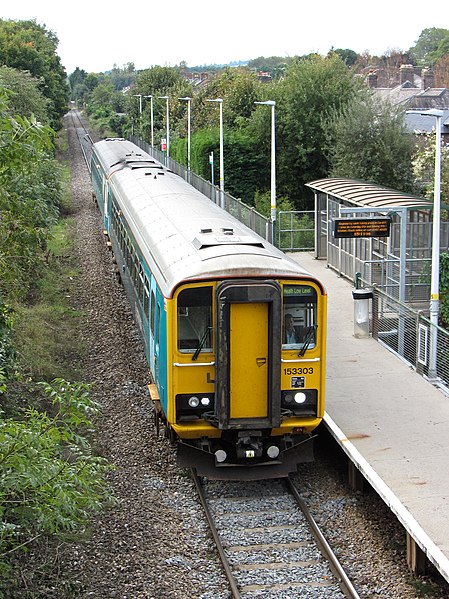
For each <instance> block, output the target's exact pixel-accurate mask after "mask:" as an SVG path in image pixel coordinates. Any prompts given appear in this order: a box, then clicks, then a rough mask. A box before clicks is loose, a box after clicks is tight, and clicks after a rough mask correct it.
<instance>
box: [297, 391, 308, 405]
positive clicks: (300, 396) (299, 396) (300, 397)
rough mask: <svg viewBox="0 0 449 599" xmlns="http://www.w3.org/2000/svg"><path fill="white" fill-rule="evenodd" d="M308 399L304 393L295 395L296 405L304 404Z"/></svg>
mask: <svg viewBox="0 0 449 599" xmlns="http://www.w3.org/2000/svg"><path fill="white" fill-rule="evenodd" d="M306 399H307V395H306V394H305V393H304V392H303V391H298V393H295V403H299V404H301V403H304V402H305V401H306Z"/></svg>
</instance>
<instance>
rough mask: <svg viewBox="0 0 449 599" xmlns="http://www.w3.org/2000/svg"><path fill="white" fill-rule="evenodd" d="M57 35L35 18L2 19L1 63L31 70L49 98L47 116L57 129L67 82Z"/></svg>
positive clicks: (65, 101)
mask: <svg viewBox="0 0 449 599" xmlns="http://www.w3.org/2000/svg"><path fill="white" fill-rule="evenodd" d="M57 46H58V38H57V37H56V35H55V34H54V33H53V32H51V31H48V30H47V29H46V28H45V27H44V26H42V25H38V24H37V23H36V21H34V20H32V21H8V20H1V19H0V64H3V65H6V66H8V67H12V68H15V69H18V70H21V71H28V72H29V73H30V74H31V76H32V77H34V78H35V79H37V80H39V81H41V91H42V93H43V95H44V96H45V97H46V98H47V99H48V101H49V108H48V117H49V121H50V123H51V124H52V126H53V128H54V129H58V128H59V126H60V119H61V117H62V116H63V115H64V114H65V112H66V110H67V102H68V85H67V80H66V73H65V69H64V67H63V66H62V65H61V61H60V58H59V56H58V55H57V54H56V49H57Z"/></svg>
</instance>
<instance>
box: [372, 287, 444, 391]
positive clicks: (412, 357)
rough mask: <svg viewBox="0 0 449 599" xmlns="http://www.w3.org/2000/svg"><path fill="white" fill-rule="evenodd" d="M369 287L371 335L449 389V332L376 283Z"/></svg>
mask: <svg viewBox="0 0 449 599" xmlns="http://www.w3.org/2000/svg"><path fill="white" fill-rule="evenodd" d="M372 291H373V300H372V309H371V334H372V336H373V338H374V339H376V340H377V341H379V343H381V344H383V345H385V346H386V347H388V349H390V350H391V351H392V352H393V353H395V354H396V355H397V356H399V357H400V358H402V359H403V360H404V361H406V362H407V363H408V364H409V365H410V366H412V367H413V368H414V369H415V370H416V372H417V373H418V374H421V375H422V376H425V377H426V378H428V379H429V380H430V381H431V382H432V383H434V384H437V385H438V386H440V387H442V388H443V389H444V390H445V391H446V392H448V393H449V332H448V331H447V330H446V329H443V328H442V327H440V326H435V325H433V324H432V323H431V322H430V320H429V318H427V316H425V315H424V313H423V311H422V310H414V309H413V308H411V307H410V306H408V305H406V304H405V303H403V302H400V301H399V300H398V299H395V298H394V297H392V296H390V295H389V294H387V293H385V292H384V291H382V290H380V289H379V288H378V287H377V286H376V285H374V286H373V287H372Z"/></svg>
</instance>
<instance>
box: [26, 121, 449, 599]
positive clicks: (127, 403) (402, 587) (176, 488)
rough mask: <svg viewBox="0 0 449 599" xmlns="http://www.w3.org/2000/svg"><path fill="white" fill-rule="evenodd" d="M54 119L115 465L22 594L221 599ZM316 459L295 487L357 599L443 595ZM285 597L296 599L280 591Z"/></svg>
mask: <svg viewBox="0 0 449 599" xmlns="http://www.w3.org/2000/svg"><path fill="white" fill-rule="evenodd" d="M65 124H66V127H67V129H68V138H69V152H70V161H71V168H72V177H73V181H72V189H73V194H74V204H75V218H76V227H77V238H78V241H77V250H76V251H77V259H78V262H79V267H80V270H81V274H80V276H79V277H78V285H77V288H76V292H75V297H74V298H73V302H74V307H75V308H77V309H80V310H82V311H83V313H84V315H85V316H84V318H83V323H82V335H83V342H84V344H85V346H86V348H87V355H86V363H85V372H86V379H87V380H88V381H89V382H91V383H92V385H93V391H92V393H93V394H94V397H95V399H96V400H98V401H99V402H100V404H101V405H102V414H101V418H100V419H99V421H98V426H97V433H96V440H95V442H96V447H97V449H98V450H99V451H100V453H101V454H102V455H104V456H105V457H107V458H108V459H109V460H110V461H111V462H112V463H113V464H114V465H115V470H114V471H113V472H112V473H111V475H110V482H111V485H112V488H113V492H114V495H115V496H116V498H117V503H116V505H114V506H113V507H111V508H110V509H108V510H107V511H105V512H104V513H103V514H101V515H100V516H98V517H95V518H94V520H93V522H92V526H91V528H90V529H89V530H87V531H86V533H85V535H84V536H83V538H82V539H78V540H76V541H75V542H72V543H66V544H61V545H60V546H59V547H58V548H57V551H55V552H54V556H53V557H52V561H51V562H50V566H49V567H47V568H46V570H45V571H44V570H43V567H42V564H41V565H40V566H39V563H38V561H39V560H38V556H36V555H33V552H31V553H30V555H29V558H28V559H29V563H30V564H34V567H37V566H39V568H40V569H41V574H40V576H36V577H34V582H33V587H34V594H33V595H27V596H32V597H33V598H36V597H39V598H43V597H45V598H46V599H47V598H56V599H67V598H69V597H70V598H73V597H80V598H82V599H87V598H95V599H112V598H119V599H150V598H161V599H162V598H163V599H165V598H171V597H172V598H180V599H197V598H201V599H224V598H227V597H229V592H228V591H227V584H226V581H225V579H224V575H223V574H222V571H221V566H220V565H219V562H218V558H217V555H216V552H215V550H214V547H213V544H212V541H211V540H210V538H209V536H208V533H207V525H206V522H205V519H204V517H203V513H202V508H201V506H200V504H199V501H198V500H197V496H196V491H195V489H194V486H193V483H192V482H191V480H190V478H189V476H188V474H187V473H186V472H185V471H182V470H180V469H178V468H177V466H176V461H175V455H174V449H173V448H172V447H171V446H170V445H169V443H168V442H167V441H166V440H165V439H163V438H162V437H160V438H157V437H156V435H155V432H154V431H153V427H152V421H151V418H150V400H149V396H148V391H147V388H146V385H147V383H148V377H147V369H146V363H145V356H144V353H143V348H142V343H141V341H140V339H139V336H138V332H137V328H136V326H135V325H134V323H133V320H132V317H131V314H130V311H129V309H128V306H127V302H126V299H125V296H124V293H123V289H122V288H121V286H120V285H119V284H118V282H117V281H116V279H115V275H114V265H113V262H112V256H111V253H110V252H109V251H108V249H107V247H106V244H105V240H104V239H103V235H102V232H101V231H102V227H101V220H100V216H99V213H98V210H97V209H96V206H95V204H94V202H93V201H92V195H91V184H90V179H89V174H88V171H87V168H86V166H85V164H84V162H83V158H82V155H81V152H80V151H79V147H78V141H77V138H76V134H75V130H74V129H73V125H72V123H71V119H70V118H69V117H67V118H66V123H65ZM323 457H324V459H323V460H321V459H320V460H319V461H318V462H317V463H316V464H314V465H307V466H305V467H303V468H302V469H301V474H300V475H299V476H298V479H297V480H298V481H299V483H298V485H299V487H300V490H301V492H302V493H303V494H304V495H305V498H306V501H307V503H308V504H309V506H310V508H311V509H312V511H313V514H314V517H315V518H316V520H317V521H318V522H319V523H320V524H321V525H322V526H323V527H324V528H325V530H326V532H327V534H328V535H330V542H331V545H332V546H333V547H334V548H335V549H336V550H337V552H338V556H339V558H340V560H341V561H342V563H343V564H344V565H345V566H346V567H348V569H349V573H350V576H351V578H352V580H353V582H354V584H355V586H356V588H357V590H358V591H359V593H360V596H361V597H362V598H365V599H368V598H372V597H376V598H382V599H383V598H385V599H387V598H391V599H409V598H410V599H415V598H416V599H418V598H419V597H424V596H427V597H440V598H443V597H449V593H447V591H446V590H445V589H440V590H439V591H437V593H435V594H433V593H430V594H427V595H425V594H420V593H418V591H417V590H416V587H415V585H414V583H413V579H412V578H411V577H410V575H409V573H408V571H407V568H406V564H405V554H404V546H403V541H404V533H403V532H402V530H401V529H400V528H399V527H398V526H397V525H396V524H395V521H394V519H393V518H391V516H390V515H389V513H388V510H386V509H384V507H383V504H382V502H380V501H378V500H377V498H376V497H375V496H373V495H366V496H365V495H354V494H353V493H351V492H350V491H349V489H348V487H347V485H346V480H345V476H344V473H343V472H341V471H340V470H339V465H338V463H336V462H335V461H331V460H327V459H326V458H325V455H324V454H323ZM273 511H276V505H273ZM37 581H39V582H37ZM423 583H424V585H425V586H426V585H427V588H430V587H431V586H432V585H431V583H430V581H429V579H420V584H421V585H422V584H423ZM30 584H31V583H30V581H29V580H28V582H26V581H25V579H24V585H23V586H24V590H25V586H27V585H28V590H30ZM38 587H39V588H38ZM446 588H447V587H446ZM19 596H21V597H24V596H25V593H23V594H22V595H17V597H19ZM291 597H292V598H295V597H300V594H296V591H292V593H291Z"/></svg>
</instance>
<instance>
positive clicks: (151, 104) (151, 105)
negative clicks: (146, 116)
mask: <svg viewBox="0 0 449 599" xmlns="http://www.w3.org/2000/svg"><path fill="white" fill-rule="evenodd" d="M144 98H150V128H151V147H152V148H153V147H154V121H153V96H144Z"/></svg>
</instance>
